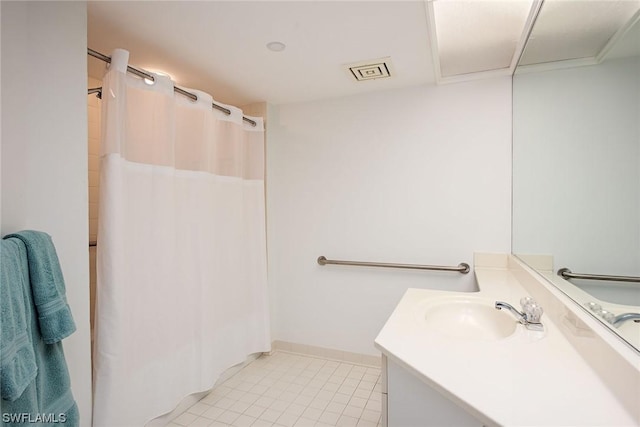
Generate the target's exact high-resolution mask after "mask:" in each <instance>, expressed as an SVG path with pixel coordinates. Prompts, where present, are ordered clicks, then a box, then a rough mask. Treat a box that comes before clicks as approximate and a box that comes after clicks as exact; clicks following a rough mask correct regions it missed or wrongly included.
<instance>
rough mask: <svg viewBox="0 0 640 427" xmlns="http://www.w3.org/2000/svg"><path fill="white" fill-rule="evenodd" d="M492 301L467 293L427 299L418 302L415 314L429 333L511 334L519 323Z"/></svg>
mask: <svg viewBox="0 0 640 427" xmlns="http://www.w3.org/2000/svg"><path fill="white" fill-rule="evenodd" d="M494 304H495V301H492V300H488V299H483V298H477V297H476V298H474V297H466V296H459V297H458V296H456V297H442V298H436V299H432V300H431V299H430V300H428V301H425V302H424V303H423V304H420V309H419V313H418V317H419V319H420V321H421V322H422V323H423V324H424V325H425V326H426V327H427V328H428V329H429V331H430V332H433V333H435V334H438V335H441V336H445V337H448V338H458V339H467V340H468V339H471V340H499V339H503V338H507V337H509V336H511V335H512V334H513V333H514V332H515V331H516V326H517V325H518V322H517V321H516V319H515V318H514V317H513V316H512V315H511V314H510V313H507V312H506V311H503V310H497V309H496V308H494Z"/></svg>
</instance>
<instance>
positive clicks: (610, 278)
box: [558, 267, 640, 283]
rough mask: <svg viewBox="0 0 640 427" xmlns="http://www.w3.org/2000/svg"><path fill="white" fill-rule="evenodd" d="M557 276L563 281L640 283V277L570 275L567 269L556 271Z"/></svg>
mask: <svg viewBox="0 0 640 427" xmlns="http://www.w3.org/2000/svg"><path fill="white" fill-rule="evenodd" d="M558 276H560V277H562V278H563V279H586V280H608V281H610V282H633V283H640V277H636V276H609V275H604V274H580V273H572V272H571V270H569V269H568V268H566V267H565V268H561V269H560V270H558Z"/></svg>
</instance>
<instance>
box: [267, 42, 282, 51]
mask: <svg viewBox="0 0 640 427" xmlns="http://www.w3.org/2000/svg"><path fill="white" fill-rule="evenodd" d="M286 47H287V46H286V45H285V44H284V43H281V42H270V43H267V49H269V50H270V51H272V52H282V51H283V50H284V49H285V48H286Z"/></svg>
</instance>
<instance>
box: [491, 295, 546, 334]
mask: <svg viewBox="0 0 640 427" xmlns="http://www.w3.org/2000/svg"><path fill="white" fill-rule="evenodd" d="M520 305H522V311H518V310H516V309H515V308H514V307H513V306H512V305H511V304H508V303H506V302H504V301H496V305H495V308H496V309H498V310H502V309H507V310H509V311H510V312H511V313H512V314H513V315H514V316H515V317H516V319H518V322H520V324H522V325H524V327H525V328H527V329H529V330H532V331H543V330H544V326H543V325H542V323H540V318H541V317H542V313H543V310H542V307H540V306H539V305H538V304H537V303H536V302H535V301H534V300H533V299H531V298H530V297H524V298H522V299H521V300H520Z"/></svg>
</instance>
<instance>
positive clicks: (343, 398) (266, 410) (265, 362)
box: [169, 352, 382, 427]
mask: <svg viewBox="0 0 640 427" xmlns="http://www.w3.org/2000/svg"><path fill="white" fill-rule="evenodd" d="M380 381H381V377H380V368H372V367H368V366H363V365H357V364H353V363H345V362H338V361H333V360H326V359H321V358H317V357H313V356H303V355H299V354H292V353H284V352H275V353H273V354H272V355H270V356H261V357H260V358H258V359H256V360H255V361H253V362H252V363H250V364H249V365H247V366H246V367H244V368H243V369H242V370H241V371H240V372H238V373H237V374H235V375H234V376H232V377H231V378H229V379H228V380H227V381H225V382H224V383H222V384H220V385H218V386H217V387H216V388H214V389H213V390H212V391H211V393H209V394H208V395H207V396H205V397H204V398H202V400H200V401H199V402H197V403H196V404H194V405H193V406H192V407H191V408H189V409H188V410H187V411H186V412H184V413H183V414H182V415H180V416H178V417H177V418H175V419H174V420H173V422H172V423H171V424H169V426H170V427H178V426H188V427H200V426H235V427H245V426H254V427H267V426H274V427H277V426H284V427H292V426H296V427H297V426H302V427H315V426H357V427H377V426H380V425H381V423H382V421H381V409H382V408H381V405H382V404H381V397H382V395H381V391H382V386H381V384H380Z"/></svg>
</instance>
